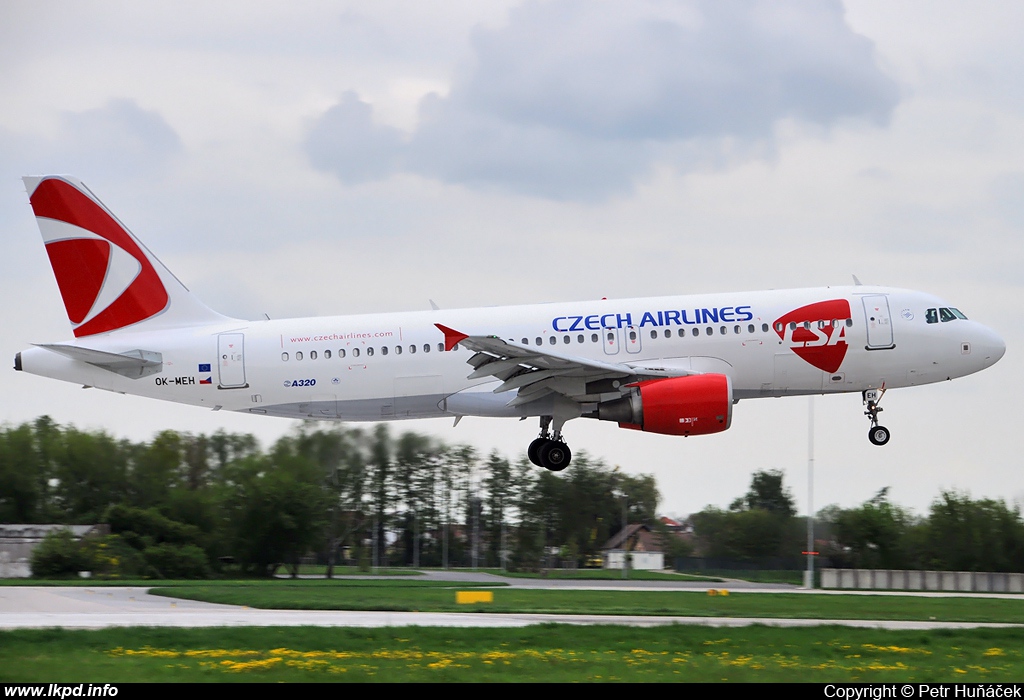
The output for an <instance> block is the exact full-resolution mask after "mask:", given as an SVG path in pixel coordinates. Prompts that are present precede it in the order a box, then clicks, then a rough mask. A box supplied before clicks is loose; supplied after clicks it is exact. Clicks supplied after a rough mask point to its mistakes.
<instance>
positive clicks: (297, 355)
mask: <svg viewBox="0 0 1024 700" xmlns="http://www.w3.org/2000/svg"><path fill="white" fill-rule="evenodd" d="M295 359H296V360H301V359H302V351H301V350H300V351H299V352H297V353H295Z"/></svg>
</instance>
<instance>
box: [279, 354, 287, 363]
mask: <svg viewBox="0 0 1024 700" xmlns="http://www.w3.org/2000/svg"><path fill="white" fill-rule="evenodd" d="M281 361H282V362H287V361H288V353H286V352H282V353H281Z"/></svg>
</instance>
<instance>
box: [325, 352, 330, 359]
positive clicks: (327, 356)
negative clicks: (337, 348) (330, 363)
mask: <svg viewBox="0 0 1024 700" xmlns="http://www.w3.org/2000/svg"><path fill="white" fill-rule="evenodd" d="M324 359H325V360H329V359H331V351H330V350H324Z"/></svg>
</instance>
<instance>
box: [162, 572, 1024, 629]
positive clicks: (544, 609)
mask: <svg viewBox="0 0 1024 700" xmlns="http://www.w3.org/2000/svg"><path fill="white" fill-rule="evenodd" d="M268 584H270V585H268ZM466 587H470V586H468V585H466V584H450V583H444V582H430V581H418V580H379V581H352V580H350V581H324V580H311V581H276V582H266V583H261V584H259V585H245V583H244V582H236V583H233V584H231V585H222V584H207V585H189V586H181V587H177V586H174V587H159V588H154V589H153V590H152V591H151V592H152V593H154V594H156V595H163V596H168V597H172V598H187V599H190V600H203V601H207V602H211V603H228V604H232V605H248V606H250V607H253V608H267V609H278V610H386V611H423V612H505V613H511V612H530V613H563V614H605V615H681V616H696V617H762V618H797V619H824V620H853V619H862V620H945V621H962V622H1010V623H1018V624H1024V598H1014V599H1002V598H965V597H951V598H934V597H917V596H894V595H870V596H866V595H814V594H806V593H743V592H735V591H734V592H732V593H731V595H728V596H722V595H714V596H711V595H708V594H707V592H706V591H679V590H672V591H602V590H589V591H581V590H531V589H514V588H498V589H496V590H495V592H494V602H493V603H478V604H472V605H457V604H456V603H455V592H454V589H455V588H466Z"/></svg>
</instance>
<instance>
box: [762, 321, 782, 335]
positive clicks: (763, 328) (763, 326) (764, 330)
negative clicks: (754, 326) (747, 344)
mask: <svg viewBox="0 0 1024 700" xmlns="http://www.w3.org/2000/svg"><path fill="white" fill-rule="evenodd" d="M779 330H780V331H781V330H782V324H781V323H780V324H779ZM761 332H762V333H767V332H768V324H767V323H762V324H761Z"/></svg>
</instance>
